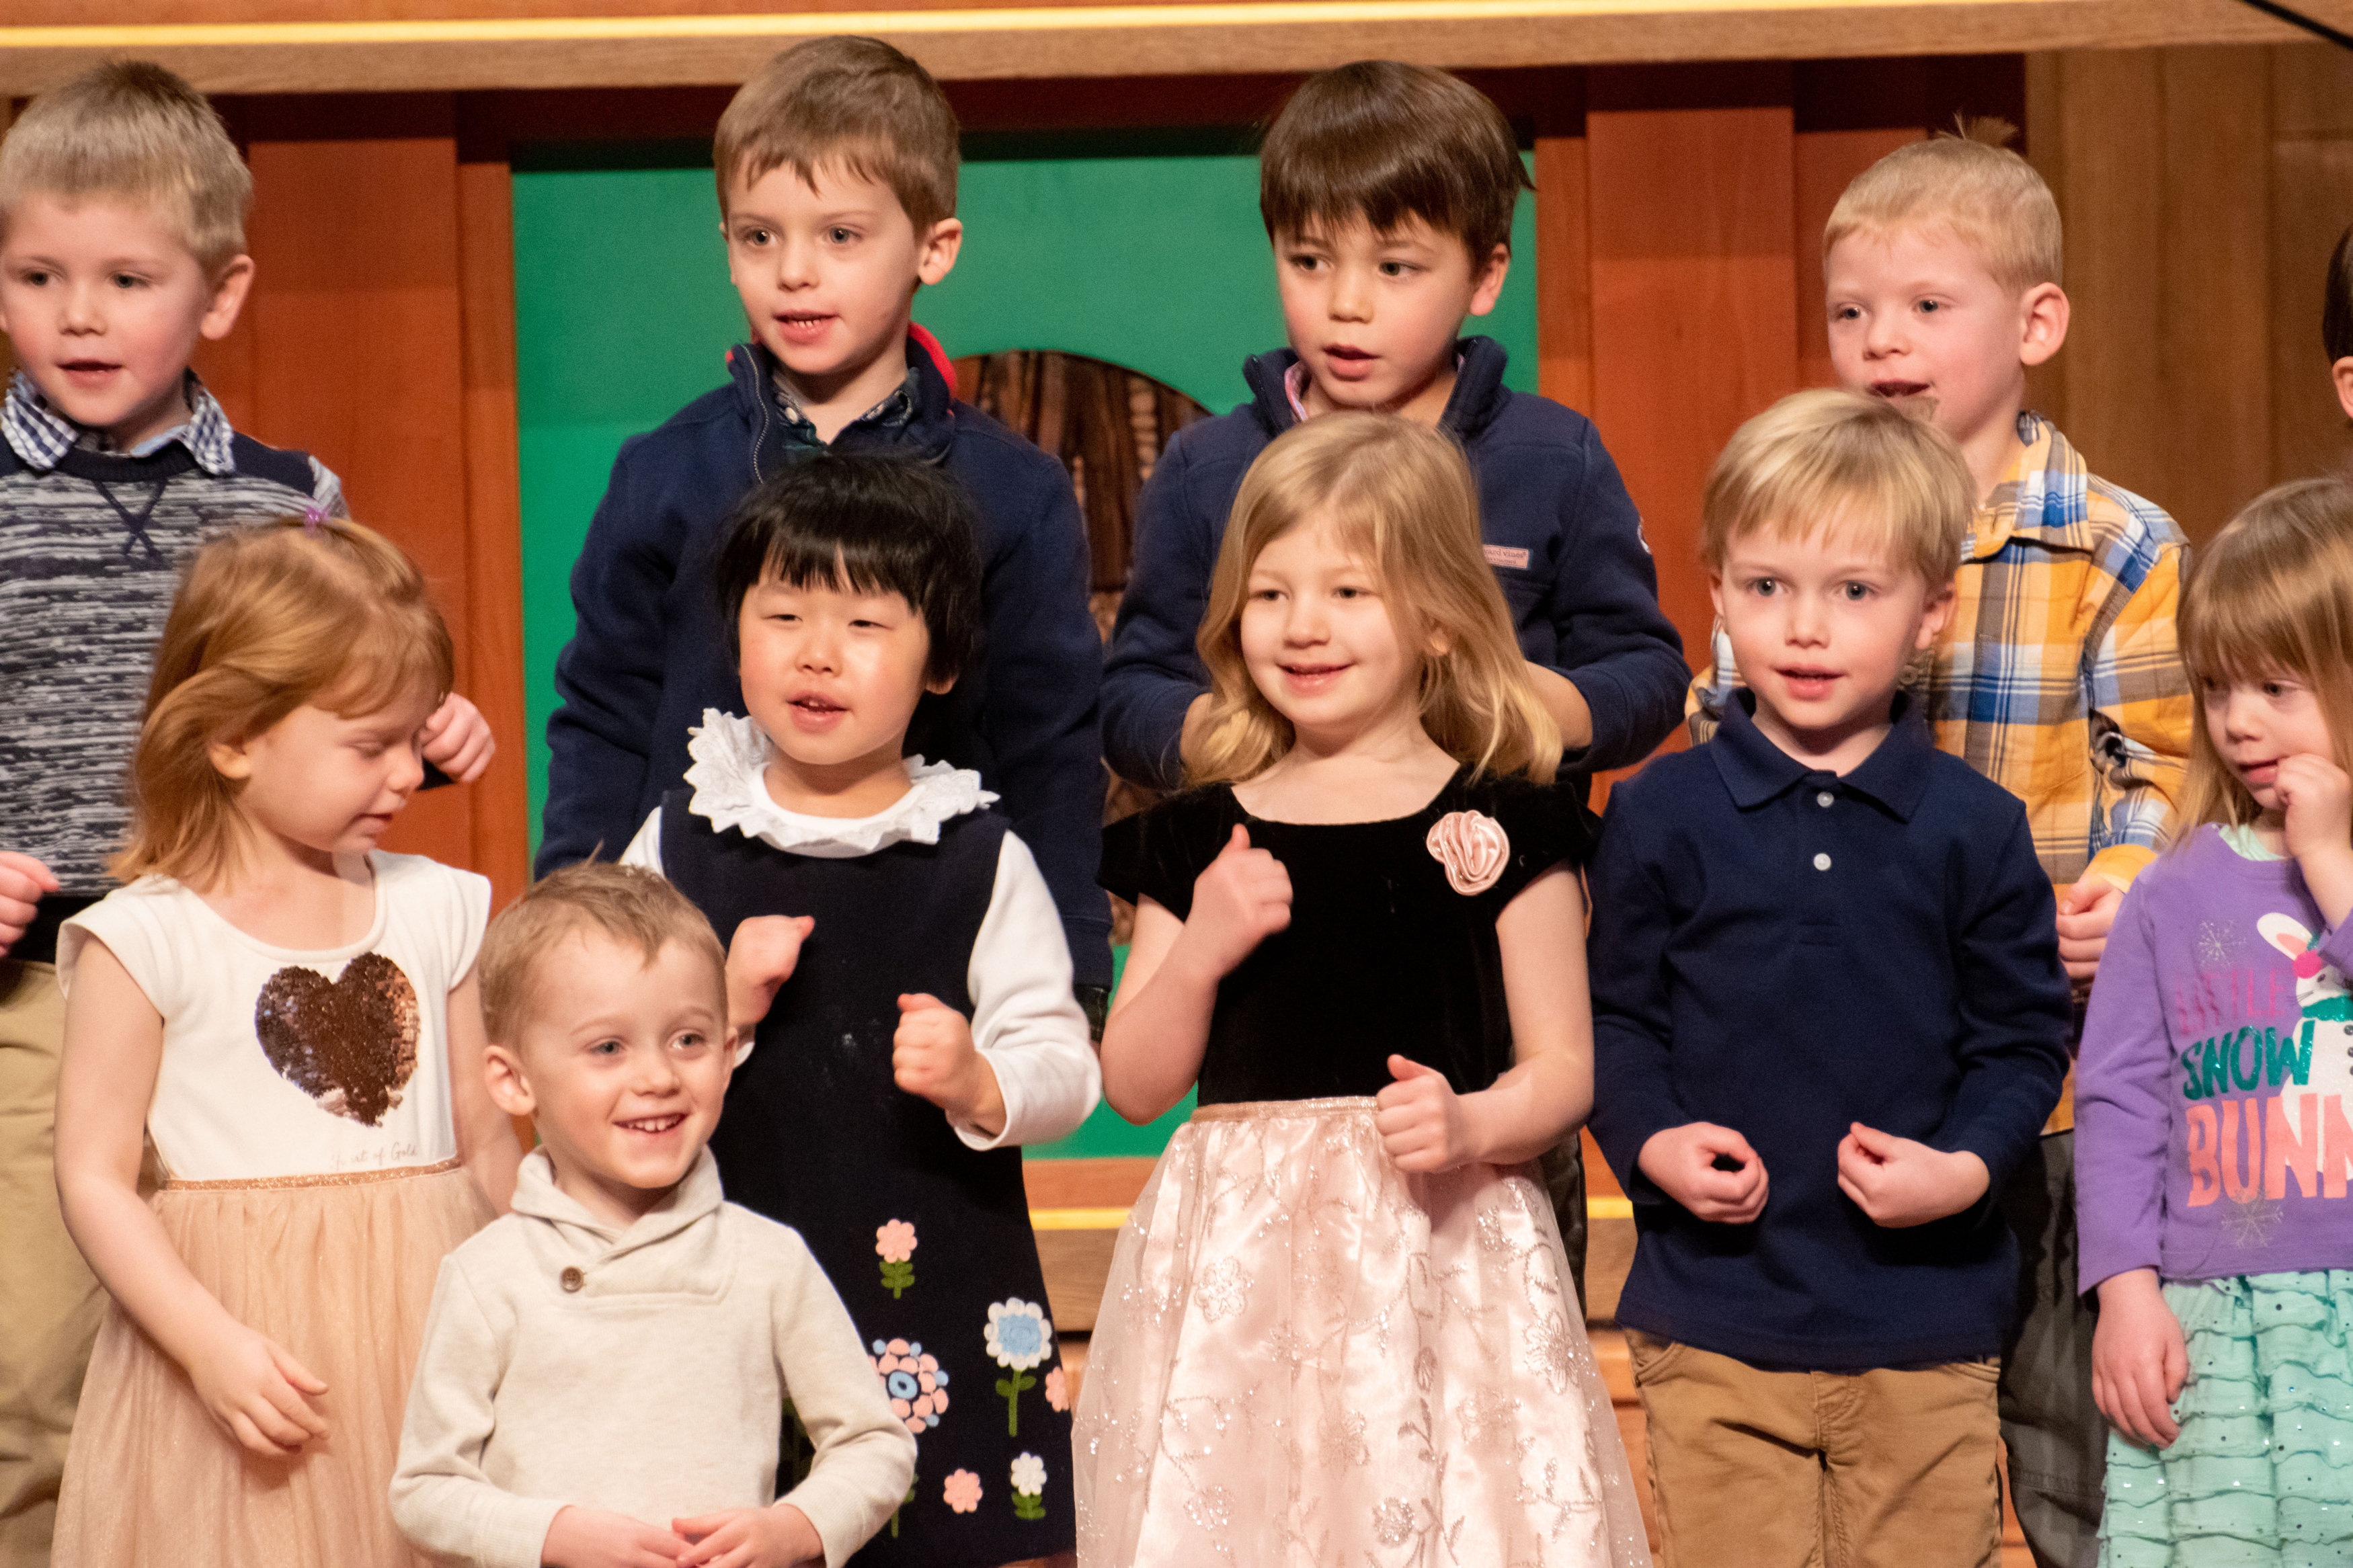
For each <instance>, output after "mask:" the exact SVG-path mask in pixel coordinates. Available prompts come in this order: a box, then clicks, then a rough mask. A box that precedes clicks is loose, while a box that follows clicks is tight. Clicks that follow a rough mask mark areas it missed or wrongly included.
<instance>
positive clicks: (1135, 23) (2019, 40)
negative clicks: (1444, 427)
mask: <svg viewBox="0 0 2353 1568" xmlns="http://www.w3.org/2000/svg"><path fill="white" fill-rule="evenodd" d="M2300 5H2301V8H2302V9H2304V10H2305V11H2306V13H2307V14H2309V15H2313V16H2318V17H2320V18H2321V19H2324V20H2326V21H2328V22H2330V23H2332V24H2335V25H2338V26H2348V27H2353V0H2300ZM847 31H856V32H860V33H866V34H871V35H873V36H876V37H883V38H887V39H889V40H891V41H892V43H895V44H897V45H899V46H900V47H903V48H905V49H906V50H907V51H908V52H909V53H911V54H913V55H914V56H915V57H916V58H919V59H920V60H922V61H923V64H924V65H925V66H926V67H927V68H930V69H931V70H932V71H933V72H934V74H936V75H938V76H940V77H942V78H944V79H950V80H976V79H1002V78H1046V77H1089V76H1135V75H1154V76H1170V75H1192V74H1208V73H1216V72H1235V71H1303V70H1316V69H1321V68H1324V67H1327V66H1332V65H1336V64H1339V63H1341V62H1344V61H1346V60H1351V59H1363V58H1369V57H1375V56H1381V57H1388V58H1398V59H1404V60H1413V61H1420V62H1423V63H1427V64H1431V65H1443V66H1450V67H1458V68H1480V67H1492V68H1504V67H1514V66H1535V65H1607V64H1619V63H1636V62H1643V61H1667V60H1731V59H1793V58H1855V57H1866V56H1877V55H1921V54H1976V53H1989V52H2003V51H2015V50H2018V49H2021V48H2024V49H2035V50H2042V49H2079V48H2145V47H2158V46H2166V45H2180V44H2268V43H2285V42H2293V41H2296V40H2299V39H2304V38H2306V37H2308V35H2306V34H2305V33H2303V32H2301V31H2299V30H2298V29H2296V28H2295V27H2293V26H2289V25H2288V24H2286V23H2284V22H2280V21H2276V20H2274V19H2273V18H2271V17H2269V16H2265V15H2263V13H2261V12H2259V11H2256V10H2254V9H2253V8H2252V7H2250V6H2248V5H2243V4H2242V3H2241V0H1256V3H1249V4H1233V3H1224V0H1215V3H1210V4H1175V5H1171V4H1160V3H1152V4H1134V5H1034V6H1008V7H987V6H982V7H978V8H969V9H967V8H963V7H956V8H939V9H906V10H866V9H826V10H814V11H802V12H797V13H794V14H791V15H752V16H708V15H700V16H658V15H646V16H586V17H518V18H505V19H500V18H480V17H467V18H454V19H443V20H433V19H424V20H393V21H358V20H355V21H315V22H248V23H238V22H219V23H189V24H164V25H150V26H38V27H0V94H9V95H17V96H22V95H26V94H30V93H34V92H37V91H39V90H41V89H44V88H47V87H49V86H53V85H55V84H56V83H58V82H59V81H62V80H64V79H67V78H68V77H70V76H72V75H73V74H74V73H76V72H78V71H79V70H81V69H83V68H86V67H88V66H89V65H90V64H91V63H93V62H95V61H97V60H100V59H105V58H121V57H122V56H125V55H136V56H138V57H140V58H147V59H153V60H157V61H160V62H161V63H163V64H164V65H167V66H170V67H171V68H173V69H174V70H177V71H179V72H181V73H182V74H184V75H185V76H186V77H187V78H188V79H190V80H192V81H194V82H195V84H196V85H197V86H198V87H200V88H202V89H205V90H206V91H208V92H246V93H272V92H364V91H476V90H491V89H516V88H582V87H659V86H686V85H710V84H726V83H733V82H739V81H742V80H743V79H744V78H745V77H746V76H747V75H749V74H750V72H751V71H752V70H753V69H754V68H755V67H757V66H758V65H759V64H760V62H761V61H763V60H765V59H766V58H768V57H769V56H770V55H772V54H774V53H775V52H776V50H778V49H780V48H783V47H786V46H788V45H790V44H792V43H793V42H794V41H795V40H797V39H799V38H804V37H813V36H818V35H821V34H826V33H836V32H847Z"/></svg>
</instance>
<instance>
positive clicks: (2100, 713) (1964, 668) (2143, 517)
mask: <svg viewBox="0 0 2353 1568" xmlns="http://www.w3.org/2000/svg"><path fill="white" fill-rule="evenodd" d="M2018 436H2019V439H2020V440H2021V441H2023V442H2024V443H2025V444H2026V450H2025V451H2024V452H2023V453H2021V454H2020V456H2019V458H2018V461H2017V463H2016V464H2015V465H2014V466H2013V467H2012V468H2011V469H2010V473H2009V474H2008V475H2007V476H2005V477H2004V478H2003V479H2002V481H2001V483H2000V484H1999V485H1997V486H1995V487H1994V490H1993V494H1992V496H1991V498H1990V499H1989V500H1987V502H1986V504H1985V505H1983V506H1981V507H1979V508H1978V514H1977V522H1976V525H1975V527H1974V529H1973V530H1972V531H1971V532H1970V534H1969V537H1968V541H1967V542H1966V543H1965V544H1964V546H1963V548H1962V559H1961V565H1960V570H1959V572H1958V573H1957V574H1956V575H1955V578H1954V589H1955V593H1956V595H1957V599H1956V602H1955V604H1954V606H1953V616H1952V618H1951V619H1950V620H1949V621H1948V622H1947V623H1946V626H1945V635H1944V638H1943V640H1942V641H1941V642H1939V643H1938V644H1937V646H1936V648H1935V649H1934V650H1933V651H1932V653H1931V654H1930V656H1929V658H1928V659H1926V661H1924V662H1925V664H1926V674H1925V679H1924V680H1921V681H1920V682H1919V683H1918V684H1916V685H1915V688H1914V696H1915V700H1918V701H1919V702H1920V703H1921V704H1922V711H1923V712H1925V713H1926V714H1927V716H1928V718H1929V721H1930V723H1931V724H1932V726H1933V727H1934V729H1935V731H1936V746H1937V749H1938V750H1940V751H1945V752H1951V753H1952V754H1953V755H1954V756H1957V757H1958V758H1960V759H1961V760H1962V761H1964V762H1966V763H1968V764H1969V765H1970V766H1971V767H1973V768H1975V769H1977V771H1978V772H1979V773H1983V774H1984V775H1985V776H1986V777H1988V778H1989V779H1991V780H1993V782H1994V783H1996V784H2000V785H2001V786H2002V787H2003V788H2004V789H2006V790H2008V791H2010V794H2012V795H2016V796H2018V798H2019V799H2021V800H2022V801H2024V802H2025V803H2026V819H2027V824H2028V826H2030V827H2031V829H2032V830H2033V834H2034V848H2035V852H2036V854H2038V855H2039V856H2040V857H2041V858H2042V868H2043V870H2044V872H2045V873H2046V874H2047V875H2048V876H2049V877H2050V878H2051V879H2052V881H2053V882H2054V883H2057V884H2059V885H2060V886H2061V887H2065V886H2067V885H2068V884H2070V883H2072V882H2074V881H2076V880H2077V879H2080V878H2082V877H2083V876H2084V875H2085V874H2086V873H2087V872H2088V873H2090V874H2092V875H2094V876H2098V877H2102V878H2104V879H2106V880H2108V881H2111V882H2114V883H2115V884H2116V886H2118V887H2120V888H2122V887H2128V886H2130V885H2131V882H2132V879H2133V878H2134V877H2135V876H2137V874H2138V873H2139V871H2140V868H2142V867H2143V866H2146V865H2147V864H2148V862H2149V861H2150V860H2151V859H2153V858H2155V857H2156V854H2157V851H2158V849H2160V848H2162V847H2164V845H2165V841H2166V837H2167V833H2168V826H2169V824H2168V818H2169V816H2170V815H2171V813H2172V810H2173V805H2174V802H2175V800H2176V799H2177V798H2178V797H2179V795H2180V792H2181V782H2182V774H2183V771H2184V769H2185V768H2186V767H2187V765H2188V762H2189V726H2190V724H2191V723H2192V722H2193V721H2195V718H2196V704H2195V703H2194V702H2193V701H2192V700H2191V696H2190V690H2189V676H2188V675H2187V674H2186V673H2185V672H2184V671H2183V669H2182V668H2181V654H2180V650H2179V647H2178V646H2177V644H2176V641H2175V637H2174V626H2173V621H2174V611H2175V609H2176V606H2177V605H2179V600H2180V597H2181V570H2182V566H2183V563H2184V556H2185V553H2186V552H2187V551H2188V549H2189V544H2188V542H2187V541H2186V540H2185V539H2184V538H2183V537H2182V533H2181V530H2180V529H2179V527H2178V526H2177V525H2176V524H2175V522H2174V521H2173V520H2172V519H2171V518H2169V517H2168V516H2167V515H2166V514H2165V513H2164V511H2163V510H2160V509H2158V507H2156V506H2153V505H2151V504H2150V503H2149V502H2147V501H2146V500H2142V499H2141V498H2140V497H2138V496H2137V495H2134V494H2132V493H2131V492H2130V491H2128V490H2123V489H2117V488H2116V486H2114V485H2111V484H2108V483H2107V482H2105V480H2102V479H2095V478H2094V477H2093V475H2092V474H2091V472H2090V471H2089V470H2088V469H2086V468H2084V459H2083V458H2082V457H2080V456H2079V455H2078V454H2077V453H2076V451H2075V448H2074V447H2072V446H2070V445H2068V443H2067V438H2066V437H2064V436H2062V435H2061V434H2060V433H2059V431H2058V428H2057V427H2056V426H2053V425H2052V424H2051V422H2050V421H2049V420H2047V419H2044V418H2042V416H2040V415H2036V414H2021V415H2020V416H2019V420H2018ZM1713 644H1714V647H1713V655H1714V658H1715V668H1713V669H1710V670H1704V671H1703V672H1702V673H1701V674H1700V676H1699V678H1698V679H1696V680H1694V681H1693V682H1692V689H1691V699H1690V702H1689V704H1688V706H1687V709H1686V711H1687V712H1688V713H1689V714H1690V716H1691V728H1692V738H1693V739H1694V741H1704V740H1705V739H1706V738H1707V737H1708V735H1709V734H1711V733H1713V732H1714V731H1715V721H1714V719H1713V717H1712V716H1711V715H1712V714H1713V713H1714V712H1715V710H1717V708H1718V706H1719V705H1720V704H1721V703H1722V701H1723V700H1724V698H1725V694H1726V693H1727V692H1729V691H1730V690H1731V689H1732V688H1733V687H1734V686H1735V685H1736V684H1738V681H1739V674H1738V671H1736V669H1734V668H1733V662H1732V649H1731V646H1730V645H1729V643H1727V642H1726V640H1725V636H1724V632H1723V628H1722V627H1720V626H1719V627H1718V628H1717V629H1716V632H1715V637H1714V638H1713ZM1719 672H1721V673H1719Z"/></svg>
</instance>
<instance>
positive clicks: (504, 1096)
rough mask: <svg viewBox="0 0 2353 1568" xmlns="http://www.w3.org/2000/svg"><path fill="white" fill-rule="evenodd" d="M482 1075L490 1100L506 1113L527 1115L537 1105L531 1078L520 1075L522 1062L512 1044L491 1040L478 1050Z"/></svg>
mask: <svg viewBox="0 0 2353 1568" xmlns="http://www.w3.org/2000/svg"><path fill="white" fill-rule="evenodd" d="M482 1077H483V1079H484V1080H485V1081H486V1082H487V1083H488V1084H489V1085H490V1090H491V1104H493V1105H495V1106H497V1107H498V1108H499V1109H500V1110H503V1111H505V1112H506V1113H507V1114H508V1115H509V1116H522V1117H528V1116H529V1115H531V1113H532V1110H533V1107H534V1106H536V1105H537V1104H538V1100H536V1099H534V1098H533V1094H532V1092H531V1080H530V1079H526V1078H524V1077H523V1076H522V1060H521V1059H520V1058H517V1057H516V1055H515V1053H514V1050H513V1048H512V1047H508V1046H502V1045H501V1044H499V1043H498V1042H497V1041H496V1040H492V1041H491V1044H490V1047H489V1048H488V1049H487V1050H485V1051H484V1052H483V1053H482Z"/></svg>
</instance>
